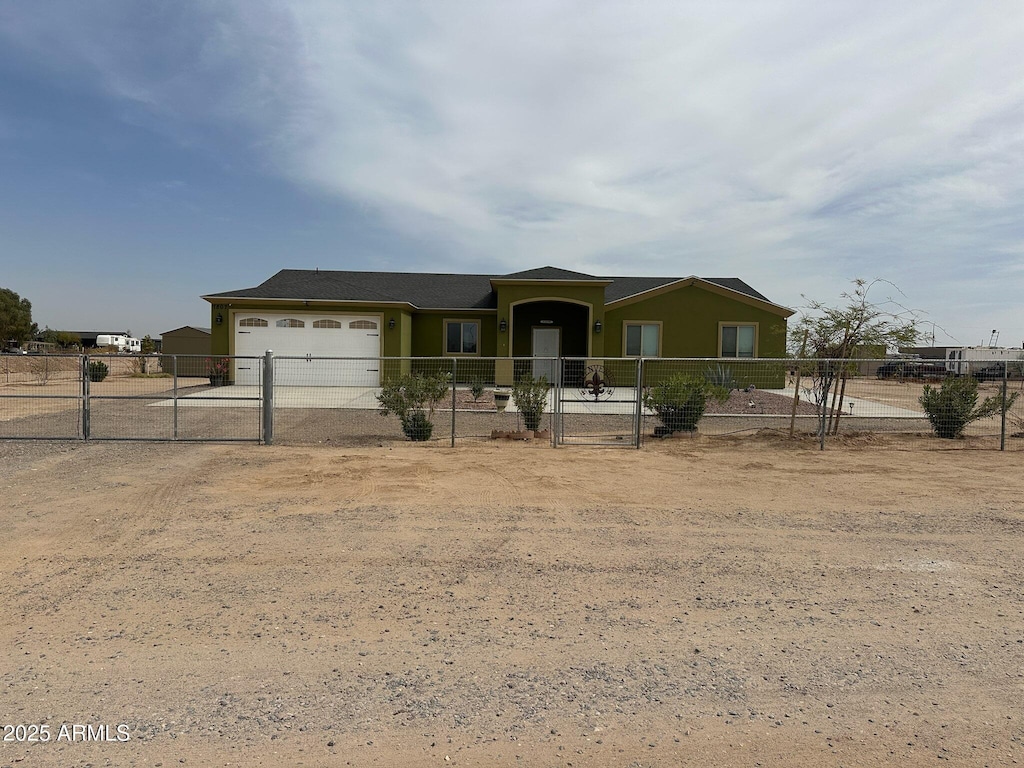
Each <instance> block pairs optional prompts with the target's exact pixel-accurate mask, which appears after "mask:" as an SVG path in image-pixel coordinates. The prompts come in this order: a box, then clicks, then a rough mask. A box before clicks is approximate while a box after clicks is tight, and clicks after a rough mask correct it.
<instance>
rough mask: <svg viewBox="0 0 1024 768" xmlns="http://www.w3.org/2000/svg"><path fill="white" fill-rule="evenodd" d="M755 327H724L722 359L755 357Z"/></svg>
mask: <svg viewBox="0 0 1024 768" xmlns="http://www.w3.org/2000/svg"><path fill="white" fill-rule="evenodd" d="M756 336H757V334H756V333H755V327H754V326H753V325H723V326H722V353H721V357H754V352H755V350H754V340H755V338H756Z"/></svg>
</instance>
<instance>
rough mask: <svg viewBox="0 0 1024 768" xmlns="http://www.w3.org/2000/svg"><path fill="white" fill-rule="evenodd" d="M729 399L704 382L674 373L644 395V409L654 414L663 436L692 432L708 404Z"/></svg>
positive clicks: (718, 387)
mask: <svg viewBox="0 0 1024 768" xmlns="http://www.w3.org/2000/svg"><path fill="white" fill-rule="evenodd" d="M712 397H713V398H715V399H716V400H718V401H723V400H727V399H728V398H729V390H728V389H726V388H725V387H722V386H719V385H717V384H713V383H711V382H710V381H708V380H707V379H706V378H703V377H697V376H690V375H687V374H685V373H677V374H675V375H673V376H671V377H669V378H668V379H666V380H665V381H663V382H661V383H660V384H655V385H654V386H653V387H651V388H649V389H648V390H647V391H646V392H645V393H644V407H646V408H648V409H650V410H652V411H654V413H655V415H657V417H658V420H659V421H661V423H662V425H663V426H664V431H665V433H667V434H672V433H673V432H693V431H694V430H696V429H697V422H699V421H700V419H701V417H702V416H703V415H704V410H705V409H706V408H707V404H708V400H709V399H710V398H712Z"/></svg>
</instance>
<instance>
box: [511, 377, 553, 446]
mask: <svg viewBox="0 0 1024 768" xmlns="http://www.w3.org/2000/svg"><path fill="white" fill-rule="evenodd" d="M549 388H550V385H549V384H548V378H547V376H541V377H540V378H539V379H535V378H533V376H532V375H530V374H527V375H525V376H522V377H520V378H519V380H518V381H516V383H515V384H513V385H512V399H513V400H515V401H516V408H518V409H519V412H520V413H521V414H523V423H524V424H525V425H526V429H527V430H529V431H531V432H536V431H537V430H538V429H540V420H541V419H542V418H543V417H544V409H545V408H546V407H547V404H548V389H549Z"/></svg>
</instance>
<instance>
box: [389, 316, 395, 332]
mask: <svg viewBox="0 0 1024 768" xmlns="http://www.w3.org/2000/svg"><path fill="white" fill-rule="evenodd" d="M388 330H389V331H393V330H395V318H393V317H392V318H391V319H390V320H388Z"/></svg>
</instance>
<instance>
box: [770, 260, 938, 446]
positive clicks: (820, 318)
mask: <svg viewBox="0 0 1024 768" xmlns="http://www.w3.org/2000/svg"><path fill="white" fill-rule="evenodd" d="M878 285H888V286H890V287H891V288H894V289H896V290H899V289H897V288H895V286H893V285H892V283H889V282H888V281H886V280H880V279H875V280H872V281H870V282H868V281H867V280H861V279H857V280H854V281H853V290H852V291H847V292H844V293H842V294H841V298H842V299H843V300H844V302H845V305H844V306H841V307H831V306H829V305H827V304H825V303H824V302H821V301H809V302H808V304H807V306H806V307H805V308H804V309H803V310H802V316H801V318H800V320H799V321H798V322H797V323H795V324H794V325H793V327H792V328H791V331H790V349H791V351H792V350H795V349H800V348H801V347H802V346H803V345H804V343H806V352H805V353H804V356H805V357H807V358H812V359H809V360H807V362H806V363H805V364H804V365H803V367H802V368H801V373H802V375H804V376H808V377H810V378H811V380H812V382H813V384H812V387H811V391H812V393H813V395H814V399H815V403H816V405H817V407H818V414H819V416H820V423H819V428H818V429H819V437H824V436H825V435H826V434H835V433H837V432H838V431H839V416H840V412H841V410H842V408H841V404H842V401H843V395H844V393H845V391H846V379H847V376H849V374H850V373H851V371H852V370H855V368H856V366H855V365H852V364H851V363H850V361H851V360H853V359H855V358H856V357H858V356H860V355H863V354H864V351H865V350H866V349H869V348H872V347H874V348H876V349H878V348H880V349H884V350H889V349H898V348H899V347H902V346H909V345H911V344H913V343H914V342H915V341H917V340H918V339H919V338H920V336H921V333H920V331H919V330H918V322H919V314H920V313H919V312H917V311H916V310H912V309H907V308H906V307H904V306H903V305H902V304H900V303H899V302H897V301H895V300H893V299H892V298H886V299H885V300H884V301H881V302H878V303H875V302H874V301H872V300H871V298H869V294H870V293H871V290H872V289H873V288H875V287H876V286H878ZM805 298H806V297H805ZM830 396H831V400H832V403H831V407H829V402H828V401H829V397H830ZM837 403H838V404H840V407H839V408H838V409H837V408H836V405H837Z"/></svg>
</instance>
